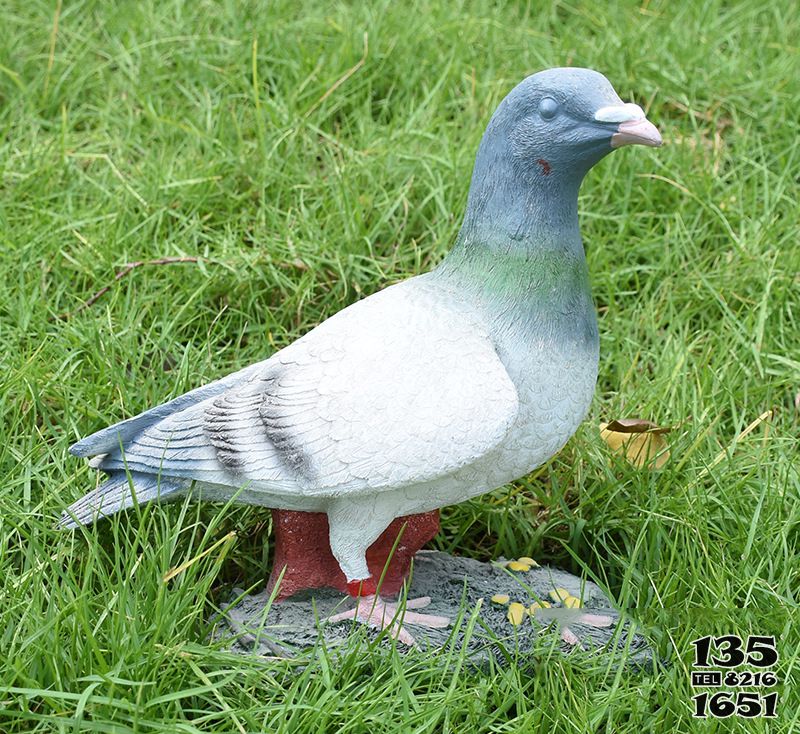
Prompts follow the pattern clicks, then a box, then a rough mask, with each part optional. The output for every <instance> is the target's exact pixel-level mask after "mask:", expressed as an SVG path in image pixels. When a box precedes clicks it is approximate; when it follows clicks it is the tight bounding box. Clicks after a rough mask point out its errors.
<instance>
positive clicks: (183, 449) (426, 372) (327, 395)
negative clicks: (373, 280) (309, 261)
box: [97, 281, 518, 496]
mask: <svg viewBox="0 0 800 734" xmlns="http://www.w3.org/2000/svg"><path fill="white" fill-rule="evenodd" d="M411 282H412V281H407V282H406V283H403V284H400V285H398V286H394V287H392V288H389V289H386V290H385V291H382V292H380V293H378V294H376V295H374V296H372V297H370V298H368V299H365V300H364V301H360V302H359V303H357V304H354V305H353V306H351V307H350V308H348V309H345V310H344V311H341V312H340V313H338V314H336V315H335V316H334V317H332V318H331V319H329V320H328V321H326V322H325V323H323V324H322V325H320V326H319V327H317V328H316V329H315V330H314V331H312V332H310V333H309V334H307V335H306V336H305V337H303V338H302V339H299V340H298V341H297V342H295V343H294V344H292V345H291V346H289V347H287V348H286V349H284V350H283V351H281V352H279V353H278V354H276V355H275V356H274V357H272V358H271V359H269V360H268V361H267V362H264V363H261V364H260V365H258V366H257V367H258V368H257V369H256V370H254V371H253V373H251V374H248V376H247V378H246V380H245V381H244V382H241V383H239V384H236V385H235V386H233V387H231V388H230V389H228V390H224V391H222V392H221V393H219V394H216V395H212V396H210V397H208V398H207V399H205V400H202V401H201V402H199V403H197V404H195V405H193V406H191V407H189V408H187V409H185V410H182V411H178V412H175V413H172V414H170V415H168V416H166V417H165V418H163V419H162V420H160V421H159V422H157V423H155V424H153V425H150V426H147V427H146V428H145V429H144V430H142V431H141V432H140V433H139V434H138V435H136V436H135V437H132V438H131V439H130V440H129V441H128V442H126V445H125V446H124V454H123V452H120V451H119V450H116V451H111V452H109V454H108V455H107V456H105V457H104V458H103V460H102V461H100V462H98V463H97V464H98V466H99V467H100V468H103V469H120V468H125V467H127V468H129V469H130V470H135V471H144V472H151V473H154V472H159V473H162V474H163V475H164V476H173V477H182V478H187V479H197V480H200V481H206V482H212V483H217V484H225V485H229V486H232V487H238V486H242V485H243V484H244V483H247V484H248V486H249V487H250V489H251V490H253V491H257V490H258V489H262V490H263V491H265V492H270V493H276V492H277V493H281V492H283V493H289V494H293V495H306V496H339V495H341V494H343V493H349V492H361V491H376V490H382V489H391V488H399V487H402V486H406V485H410V484H416V483H419V482H423V481H426V480H430V479H435V478H437V477H440V476H444V475H446V474H448V473H451V472H453V471H455V470H457V469H459V468H461V467H463V466H466V465H468V464H470V463H472V462H474V461H476V460H478V459H479V458H480V457H482V456H483V455H485V454H486V453H488V452H489V451H491V450H492V449H493V448H494V447H496V446H497V445H498V444H499V443H500V442H501V441H502V440H503V438H504V437H505V435H506V434H507V432H508V430H509V428H510V426H511V425H512V424H513V422H514V420H515V418H516V415H517V408H518V402H517V393H516V389H515V387H514V385H513V383H512V381H511V379H510V378H509V376H508V374H507V373H506V370H505V368H504V366H503V364H502V362H501V361H500V359H499V357H498V356H497V353H496V351H495V349H494V346H493V344H492V341H491V339H490V338H489V336H488V334H487V333H486V331H485V329H484V328H483V326H482V325H481V324H480V322H479V321H478V320H477V319H475V318H470V316H469V312H466V313H465V312H464V310H463V309H461V308H459V304H457V303H454V302H452V301H451V300H449V299H448V297H446V296H444V295H443V294H440V293H438V292H436V291H432V290H431V289H424V288H423V289H419V288H418V289H415V288H409V287H406V286H407V283H411Z"/></svg>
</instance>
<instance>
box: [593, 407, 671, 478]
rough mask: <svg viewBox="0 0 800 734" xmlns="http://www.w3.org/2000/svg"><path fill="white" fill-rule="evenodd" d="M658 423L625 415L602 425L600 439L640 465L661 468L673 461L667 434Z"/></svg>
mask: <svg viewBox="0 0 800 734" xmlns="http://www.w3.org/2000/svg"><path fill="white" fill-rule="evenodd" d="M670 430H671V429H670V428H659V427H658V426H657V425H656V424H655V423H651V422H650V421H645V420H641V419H639V418H625V419H622V420H616V421H611V422H610V423H601V424H600V438H602V439H603V440H604V441H605V442H606V444H607V445H608V447H609V448H610V449H611V450H612V451H613V452H614V453H615V454H619V455H621V456H624V457H625V459H627V460H628V461H629V462H630V463H631V464H633V465H634V466H637V467H639V468H642V467H646V468H647V469H660V468H661V467H662V466H664V464H666V463H667V461H668V460H669V449H668V448H667V441H666V439H665V438H664V435H663V434H664V433H667V432H668V431H670Z"/></svg>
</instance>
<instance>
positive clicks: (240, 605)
mask: <svg viewBox="0 0 800 734" xmlns="http://www.w3.org/2000/svg"><path fill="white" fill-rule="evenodd" d="M555 588H562V589H566V590H567V591H568V592H570V594H572V595H573V596H576V597H578V598H580V599H581V600H582V601H583V608H581V609H567V608H563V606H562V605H561V604H560V603H554V602H553V599H552V598H551V597H550V592H551V591H553V590H554V589H555ZM495 594H507V595H508V596H509V597H510V601H512V602H514V601H517V602H521V603H522V604H524V605H525V606H526V607H528V606H529V605H530V604H532V603H533V602H534V601H548V602H550V603H551V604H552V608H549V609H541V610H537V611H536V612H535V613H534V615H533V616H529V615H526V617H525V619H524V621H523V622H522V624H521V625H519V626H514V625H512V624H511V623H510V622H509V620H508V605H502V604H497V603H494V602H492V601H491V598H492V596H494V595H495ZM420 596H429V597H431V600H432V601H431V604H430V605H429V606H427V607H425V608H424V609H419V610H415V611H419V612H421V613H423V614H436V615H442V616H446V617H449V619H450V620H451V624H450V626H449V627H448V628H447V629H428V628H425V627H419V626H416V625H410V624H409V625H406V629H407V630H408V631H409V632H410V633H411V634H412V635H413V636H414V638H415V639H416V641H417V644H418V646H419V647H420V648H421V649H422V650H435V649H440V648H444V647H450V646H453V647H455V648H456V649H458V650H460V649H461V648H462V647H464V646H465V645H466V648H467V651H468V656H469V658H470V660H472V662H473V663H476V664H478V665H482V664H485V663H487V662H488V660H489V658H490V657H493V658H494V659H495V660H497V661H503V660H508V659H509V657H512V658H513V659H516V660H517V661H520V660H523V659H524V658H520V654H522V655H525V654H529V655H528V658H530V661H531V662H533V660H535V658H536V657H538V655H537V653H539V652H545V651H547V650H548V649H552V648H553V647H555V648H556V649H560V650H561V651H562V652H563V653H569V652H574V651H575V650H577V649H582V650H585V651H589V652H591V653H592V654H602V653H605V654H609V653H613V652H614V651H616V652H618V653H624V655H620V662H622V661H623V660H624V662H625V663H626V664H632V665H634V666H637V667H640V666H646V665H648V664H649V663H650V662H652V652H651V650H650V648H649V647H648V645H647V643H646V641H645V640H644V638H643V637H642V636H641V635H640V634H637V633H635V632H634V631H633V629H632V627H631V625H630V623H629V622H626V621H622V622H621V621H620V618H619V614H618V613H617V612H616V611H615V610H614V608H613V607H612V605H611V603H610V602H609V600H608V598H607V597H606V596H605V595H604V594H603V593H602V592H601V591H600V589H599V587H598V586H597V585H596V584H594V583H592V582H590V581H581V579H580V578H578V577H577V576H573V575H572V574H569V573H566V572H565V571H559V570H556V569H553V568H548V567H535V568H531V569H530V570H529V571H522V572H512V571H509V570H508V569H507V568H505V565H504V562H503V560H502V559H501V560H500V561H498V562H496V563H481V562H480V561H475V560H472V559H469V558H458V557H455V556H450V555H448V554H446V553H440V552H438V551H421V552H420V553H418V554H417V556H416V558H415V560H414V568H413V573H412V577H411V586H410V590H409V592H408V598H409V599H413V598H416V597H420ZM240 597H241V598H240ZM237 598H238V602H236V603H235V604H231V605H229V606H227V607H226V608H225V609H224V610H223V614H222V615H221V616H220V617H219V618H218V619H217V624H216V627H215V631H214V637H215V638H216V639H226V640H230V649H231V650H232V651H236V652H241V653H253V652H255V653H257V654H262V655H271V656H274V655H278V656H281V657H291V656H293V655H294V654H296V653H297V652H298V651H300V650H302V649H304V648H308V647H311V646H313V645H315V644H317V643H318V642H319V641H320V638H324V641H325V642H326V643H327V646H328V647H329V648H332V649H333V648H335V647H336V646H337V645H341V643H343V642H344V641H345V640H346V639H347V638H348V635H350V634H352V633H353V632H354V630H353V625H354V623H353V622H352V621H348V622H340V623H337V624H329V623H327V622H326V621H325V620H326V618H327V617H329V616H330V615H332V614H336V613H337V612H342V611H345V610H346V609H350V608H352V607H353V606H354V603H353V600H352V599H349V598H347V597H344V596H343V595H342V594H341V593H339V592H337V591H333V590H327V589H326V590H317V591H314V592H313V594H312V593H310V592H309V593H307V594H306V595H298V596H295V597H293V598H292V599H289V600H287V601H282V602H279V603H273V604H271V605H270V604H269V595H267V594H266V593H262V594H257V595H253V596H242V593H241V592H239V593H238V594H237ZM586 613H590V614H599V615H604V616H610V617H613V618H614V620H615V622H614V624H612V625H611V626H609V627H605V628H603V627H593V626H589V625H586V624H582V623H581V622H580V615H582V614H586ZM564 625H568V626H569V630H571V631H572V632H573V633H574V634H575V636H577V637H578V639H579V640H580V643H579V645H570V644H568V643H566V642H564V641H563V640H562V638H561V629H562V627H563V626H564ZM357 626H358V627H361V626H362V625H357ZM377 636H378V632H377V631H376V630H372V629H368V628H365V634H364V635H363V638H362V639H364V641H365V643H366V642H367V641H368V640H374V639H376V638H377ZM384 638H385V635H384ZM383 644H385V645H389V644H391V642H390V640H388V639H384V642H383ZM397 648H398V650H405V649H407V648H406V647H405V646H404V645H402V644H400V643H398V645H397ZM626 650H627V651H626ZM625 651H626V652H625ZM531 654H532V655H531Z"/></svg>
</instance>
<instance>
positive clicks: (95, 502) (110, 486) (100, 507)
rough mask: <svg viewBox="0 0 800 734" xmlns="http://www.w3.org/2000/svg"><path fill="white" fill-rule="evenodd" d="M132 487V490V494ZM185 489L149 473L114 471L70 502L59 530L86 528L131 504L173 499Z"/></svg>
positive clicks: (172, 480)
mask: <svg viewBox="0 0 800 734" xmlns="http://www.w3.org/2000/svg"><path fill="white" fill-rule="evenodd" d="M129 477H130V478H129ZM131 484H133V491H131ZM185 490H186V485H185V484H184V483H181V482H178V481H175V480H174V479H170V478H167V477H158V476H154V475H152V474H142V473H140V472H131V473H130V475H128V474H126V473H125V472H122V471H116V472H113V473H112V474H111V475H110V476H109V478H108V479H106V481H105V482H103V483H102V484H101V485H100V486H99V487H98V488H97V489H94V490H92V491H91V492H89V493H88V494H86V495H84V496H83V497H81V498H80V499H79V500H78V501H77V502H73V503H72V504H71V505H70V506H69V507H68V508H67V509H66V510H65V511H64V513H63V514H62V515H61V519H60V520H59V522H58V527H59V528H61V529H64V530H66V529H70V528H76V527H78V526H79V525H89V524H90V523H92V522H94V521H95V520H98V519H99V518H101V517H108V516H109V515H113V514H114V513H115V512H119V511H120V510H124V509H126V508H128V507H131V506H133V505H134V504H140V505H141V504H144V503H145V502H150V501H152V500H160V501H164V500H167V499H176V498H177V497H179V496H180V495H181V494H183V493H184V492H185Z"/></svg>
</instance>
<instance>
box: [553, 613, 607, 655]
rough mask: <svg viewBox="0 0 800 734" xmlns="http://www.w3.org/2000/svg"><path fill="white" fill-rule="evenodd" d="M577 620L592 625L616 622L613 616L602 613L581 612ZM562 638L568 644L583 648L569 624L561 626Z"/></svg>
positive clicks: (603, 625) (600, 625)
mask: <svg viewBox="0 0 800 734" xmlns="http://www.w3.org/2000/svg"><path fill="white" fill-rule="evenodd" d="M574 621H575V622H578V623H580V624H587V625H589V626H590V627H610V626H611V625H612V624H614V618H613V617H606V616H604V615H602V614H581V615H580V616H578V617H576V618H575V620H574ZM561 639H562V640H564V642H566V643H567V644H568V645H578V646H580V647H581V648H582V647H583V645H581V641H580V639H578V636H577V635H576V634H575V633H574V632H573V631H572V630H571V629H570V628H569V627H567V626H564V627H562V628H561Z"/></svg>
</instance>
